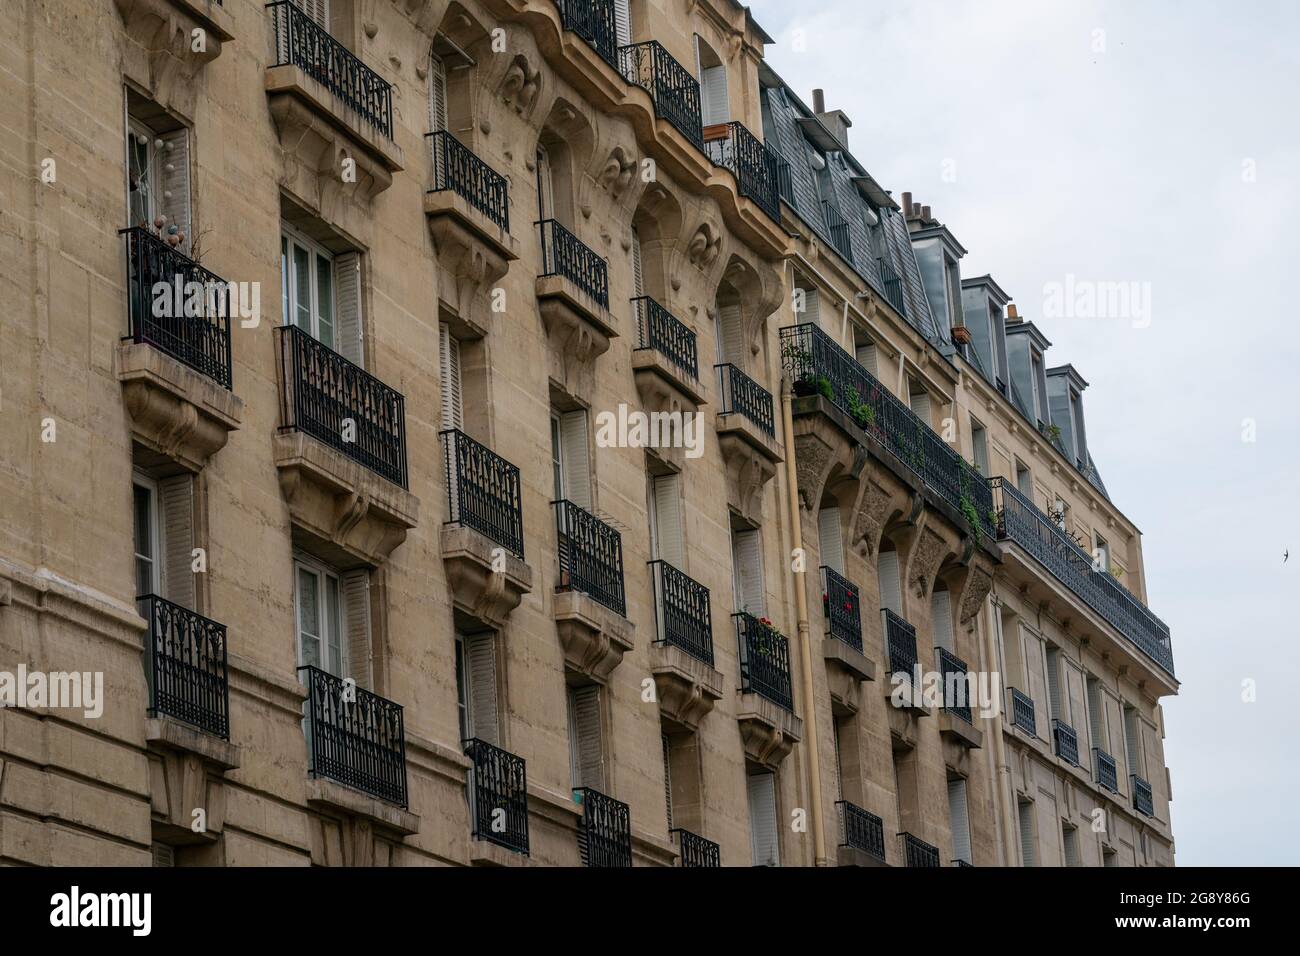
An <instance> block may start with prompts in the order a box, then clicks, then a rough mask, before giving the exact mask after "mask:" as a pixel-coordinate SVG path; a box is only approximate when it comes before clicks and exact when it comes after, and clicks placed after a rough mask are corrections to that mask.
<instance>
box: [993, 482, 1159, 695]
mask: <svg viewBox="0 0 1300 956" xmlns="http://www.w3.org/2000/svg"><path fill="white" fill-rule="evenodd" d="M991 484H992V488H993V492H994V494H995V496H996V500H997V503H998V505H999V508H998V512H997V514H998V519H999V520H998V537H999V538H1000V539H1002V540H1005V541H1010V542H1012V543H1014V544H1016V545H1018V546H1019V547H1020V548H1021V549H1022V550H1024V551H1025V553H1027V554H1028V555H1029V556H1030V557H1032V558H1033V559H1034V560H1035V561H1036V562H1037V563H1038V565H1040V566H1041V567H1042V568H1044V569H1045V570H1046V571H1047V572H1048V573H1050V574H1051V575H1052V577H1054V578H1055V579H1056V580H1057V581H1058V582H1060V584H1061V585H1062V586H1064V587H1065V588H1066V589H1067V590H1069V591H1070V593H1071V594H1073V595H1074V596H1075V597H1076V598H1078V599H1079V600H1081V601H1082V602H1083V603H1084V604H1085V605H1086V606H1087V607H1088V608H1089V609H1090V610H1092V611H1093V612H1094V613H1095V614H1097V616H1098V617H1100V618H1101V619H1102V620H1104V621H1106V622H1107V623H1109V624H1110V625H1111V626H1112V627H1114V628H1115V630H1117V631H1118V632H1119V633H1120V634H1122V635H1124V637H1126V638H1127V639H1128V641H1129V642H1130V643H1131V644H1132V645H1133V647H1134V648H1136V649H1137V650H1138V651H1141V652H1142V655H1143V657H1144V658H1145V659H1147V660H1149V661H1151V662H1152V663H1153V664H1155V665H1156V667H1158V668H1159V669H1160V671H1161V672H1163V675H1164V676H1165V677H1167V678H1169V679H1171V680H1172V678H1173V676H1174V657H1173V649H1172V646H1171V642H1170V637H1169V628H1168V626H1167V625H1165V623H1164V622H1163V621H1161V620H1160V619H1159V618H1158V617H1156V616H1155V615H1154V614H1152V613H1151V612H1150V611H1149V610H1148V609H1147V607H1146V606H1145V605H1144V604H1143V603H1142V602H1141V601H1139V600H1138V599H1137V598H1136V597H1134V596H1133V595H1132V594H1131V593H1129V591H1128V590H1127V589H1126V588H1125V587H1124V586H1123V585H1121V584H1120V583H1119V582H1118V581H1116V580H1115V578H1114V576H1113V575H1111V574H1110V573H1108V572H1106V571H1103V570H1099V569H1097V568H1095V567H1094V566H1093V559H1092V556H1091V555H1090V554H1088V553H1087V552H1086V551H1084V550H1083V548H1081V547H1079V545H1077V544H1076V543H1075V542H1074V539H1073V538H1071V537H1070V536H1069V535H1068V534H1066V533H1065V531H1063V530H1062V529H1061V528H1060V527H1058V526H1057V525H1056V523H1055V522H1054V521H1052V519H1051V518H1049V517H1048V516H1047V515H1045V514H1043V512H1041V511H1039V510H1038V508H1037V507H1036V506H1035V505H1034V503H1033V502H1032V501H1030V500H1029V499H1028V498H1026V497H1025V496H1024V495H1023V494H1021V493H1020V491H1019V490H1017V489H1016V488H1015V487H1014V486H1013V485H1012V484H1011V483H1009V482H1007V481H1004V480H1003V479H1001V478H994V479H993V481H992V482H991ZM1155 676H1157V677H1159V676H1161V675H1160V674H1156V675H1155Z"/></svg>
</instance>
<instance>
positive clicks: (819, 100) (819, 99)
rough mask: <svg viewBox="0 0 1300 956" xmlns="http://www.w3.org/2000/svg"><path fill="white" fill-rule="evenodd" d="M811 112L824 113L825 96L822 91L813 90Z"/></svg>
mask: <svg viewBox="0 0 1300 956" xmlns="http://www.w3.org/2000/svg"><path fill="white" fill-rule="evenodd" d="M813 112H814V113H825V112H826V94H825V92H824V91H822V90H813Z"/></svg>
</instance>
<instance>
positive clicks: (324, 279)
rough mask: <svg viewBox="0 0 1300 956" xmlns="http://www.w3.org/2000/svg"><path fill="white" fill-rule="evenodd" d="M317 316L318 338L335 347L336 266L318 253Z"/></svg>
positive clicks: (328, 345)
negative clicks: (318, 325)
mask: <svg viewBox="0 0 1300 956" xmlns="http://www.w3.org/2000/svg"><path fill="white" fill-rule="evenodd" d="M316 312H317V315H316V318H317V321H318V322H319V324H320V334H319V335H318V336H317V338H319V339H320V341H321V344H322V345H325V346H327V347H328V348H334V268H333V264H332V263H331V262H330V261H329V260H328V259H326V258H325V257H324V256H322V255H320V254H319V253H317V255H316Z"/></svg>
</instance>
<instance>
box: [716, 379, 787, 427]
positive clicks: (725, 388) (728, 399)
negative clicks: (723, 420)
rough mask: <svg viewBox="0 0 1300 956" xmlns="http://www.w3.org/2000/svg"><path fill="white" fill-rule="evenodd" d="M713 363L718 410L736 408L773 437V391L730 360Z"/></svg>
mask: <svg viewBox="0 0 1300 956" xmlns="http://www.w3.org/2000/svg"><path fill="white" fill-rule="evenodd" d="M713 367H714V368H716V369H717V370H718V391H719V393H720V394H721V396H722V399H721V405H720V407H719V409H718V412H719V414H722V415H728V414H730V413H732V412H739V413H740V414H741V415H743V416H744V417H745V418H747V419H749V420H750V421H751V422H753V423H754V424H755V425H756V426H757V427H758V430H759V431H761V432H762V433H763V434H764V435H766V436H767V437H768V438H776V421H775V419H774V417H773V412H772V393H771V392H769V391H768V390H767V389H765V388H764V387H763V386H761V385H759V384H758V383H757V382H755V381H754V380H753V379H752V378H750V377H749V376H748V375H746V374H745V373H744V372H742V371H741V370H740V369H738V368H736V366H734V365H732V364H730V363H726V364H723V365H715V366H713Z"/></svg>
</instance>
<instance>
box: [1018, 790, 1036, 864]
mask: <svg viewBox="0 0 1300 956" xmlns="http://www.w3.org/2000/svg"><path fill="white" fill-rule="evenodd" d="M1018 809H1019V814H1020V819H1019V824H1020V858H1021V860H1022V865H1024V866H1036V865H1037V860H1036V859H1035V854H1034V805H1033V804H1032V803H1028V802H1021V803H1020V804H1019V807H1018Z"/></svg>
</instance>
